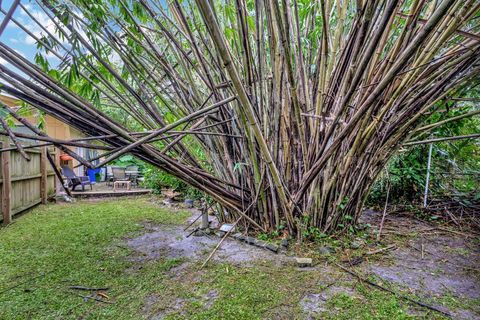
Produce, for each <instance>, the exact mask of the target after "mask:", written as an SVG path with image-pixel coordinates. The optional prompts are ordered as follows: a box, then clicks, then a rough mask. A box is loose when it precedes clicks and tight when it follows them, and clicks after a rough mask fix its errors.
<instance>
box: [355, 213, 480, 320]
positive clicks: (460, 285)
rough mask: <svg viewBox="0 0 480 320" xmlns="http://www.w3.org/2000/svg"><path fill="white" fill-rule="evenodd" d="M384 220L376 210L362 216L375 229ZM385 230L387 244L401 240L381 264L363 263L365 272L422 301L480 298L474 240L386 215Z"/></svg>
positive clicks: (463, 315) (462, 314) (464, 314)
mask: <svg viewBox="0 0 480 320" xmlns="http://www.w3.org/2000/svg"><path fill="white" fill-rule="evenodd" d="M380 218H381V217H380V214H379V213H377V212H373V211H367V212H366V213H365V215H364V217H363V219H364V221H365V222H368V223H370V224H372V225H378V224H379V220H380ZM385 226H386V238H387V240H386V241H392V240H391V237H392V236H395V237H397V240H396V242H397V244H398V248H397V249H396V250H393V251H390V252H389V253H388V254H386V255H385V256H384V257H383V258H382V259H381V260H377V261H372V262H370V263H364V264H363V269H364V272H366V273H370V274H373V275H375V276H376V277H378V278H380V279H381V280H382V281H385V282H390V283H394V284H396V285H398V286H400V287H403V288H405V289H407V290H408V291H410V292H413V293H415V294H417V295H418V296H420V297H424V298H436V299H441V298H442V297H445V296H451V297H453V298H456V299H458V300H460V301H461V300H462V299H470V300H472V299H479V298H480V270H479V266H480V243H479V241H478V240H477V239H474V236H469V235H467V234H463V233H457V232H455V231H453V232H448V231H447V230H448V229H446V228H443V227H440V228H437V225H435V224H431V223H428V222H424V221H420V220H418V219H412V217H409V216H402V215H391V216H388V217H387V219H386V222H385ZM399 238H401V239H399ZM453 314H455V317H456V318H459V319H480V315H473V314H472V313H471V312H469V311H466V310H457V311H455V310H454V311H453Z"/></svg>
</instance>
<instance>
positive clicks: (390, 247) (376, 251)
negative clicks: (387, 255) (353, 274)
mask: <svg viewBox="0 0 480 320" xmlns="http://www.w3.org/2000/svg"><path fill="white" fill-rule="evenodd" d="M396 247H397V246H396V245H394V244H391V245H389V246H386V247H384V248H380V249H377V250H373V251H368V252H366V253H365V254H366V255H373V254H377V253H381V252H384V251H388V250H391V249H394V248H396Z"/></svg>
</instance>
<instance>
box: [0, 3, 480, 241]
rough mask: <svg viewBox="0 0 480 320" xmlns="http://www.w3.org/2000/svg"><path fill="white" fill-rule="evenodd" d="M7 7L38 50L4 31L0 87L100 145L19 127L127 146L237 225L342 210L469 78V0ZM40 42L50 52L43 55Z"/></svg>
mask: <svg viewBox="0 0 480 320" xmlns="http://www.w3.org/2000/svg"><path fill="white" fill-rule="evenodd" d="M17 10H20V11H22V12H24V13H25V14H26V15H28V17H29V19H31V20H32V21H33V22H35V23H37V24H38V26H39V27H40V28H41V29H42V35H41V36H39V35H38V34H35V33H32V32H31V31H29V30H28V29H27V28H25V26H23V25H22V23H20V22H19V21H17V20H16V19H15V18H14V17H11V18H10V20H11V21H10V23H11V24H13V25H16V26H17V27H18V28H20V29H22V30H23V31H24V32H25V33H26V34H27V35H28V36H30V37H32V38H33V39H34V40H35V41H36V42H37V44H38V47H39V49H38V50H39V55H40V57H39V60H38V61H39V62H38V61H37V62H38V63H37V64H34V63H32V62H30V61H29V60H28V59H25V58H24V57H22V56H20V55H18V54H17V53H16V52H15V50H14V48H11V47H9V46H8V45H6V44H5V43H4V42H1V43H0V57H1V58H3V59H4V60H5V61H7V62H8V65H0V79H1V80H2V83H3V85H2V87H1V90H2V91H4V92H5V93H8V94H9V95H12V96H15V97H17V98H19V99H21V100H23V101H24V102H26V103H28V104H30V105H32V106H34V107H36V108H38V109H40V110H42V111H43V112H45V113H47V114H51V115H53V116H55V117H57V118H58V119H60V120H62V121H64V122H66V123H69V124H70V125H72V126H74V127H76V128H77V129H79V130H81V131H82V132H84V133H85V134H87V135H88V136H90V137H91V139H95V140H96V141H101V142H103V143H104V145H103V146H102V147H99V146H98V144H90V143H86V142H82V141H60V140H58V139H53V138H50V137H47V136H46V135H45V134H44V133H42V132H40V131H39V130H38V129H36V128H32V131H33V132H34V135H32V136H31V137H26V135H23V136H22V138H32V139H34V138H35V139H38V140H41V141H43V142H45V143H46V144H53V145H55V146H58V147H61V148H62V149H63V150H64V151H65V152H67V153H69V154H70V155H72V156H73V157H74V158H76V159H77V160H79V161H80V162H81V163H82V164H84V165H86V166H90V167H93V165H92V164H91V163H90V162H89V161H88V160H86V159H83V158H82V157H80V156H79V155H78V154H76V153H74V152H73V151H72V150H70V149H68V148H67V146H83V147H88V146H92V147H95V146H96V148H103V150H105V153H104V154H102V156H103V161H101V163H100V164H99V165H104V164H105V163H107V162H109V161H111V160H114V159H116V158H118V157H120V156H121V155H123V154H125V153H127V152H128V153H132V154H133V155H135V156H137V157H139V158H140V159H142V160H144V161H146V162H148V163H151V164H153V165H155V166H157V167H159V168H161V169H163V170H165V171H166V172H168V173H170V174H172V175H174V176H175V177H177V178H179V179H181V180H183V181H185V182H186V183H188V184H190V185H191V186H193V187H195V188H197V189H199V190H201V191H202V192H204V193H205V194H207V195H208V196H209V197H211V198H212V199H214V200H215V201H216V202H217V203H218V204H219V214H220V216H221V217H222V219H225V220H229V221H239V222H238V223H239V224H240V225H242V226H243V227H244V228H246V229H248V228H250V229H260V230H264V231H273V230H280V229H281V230H284V232H286V233H289V234H292V235H299V236H301V235H302V233H303V231H305V230H307V228H312V227H313V228H318V230H320V231H321V232H325V233H330V232H334V231H337V230H339V229H341V230H342V229H345V228H347V227H348V226H349V225H351V224H353V223H355V222H356V221H357V220H358V218H359V216H360V214H361V211H362V205H363V203H364V200H365V197H366V196H367V194H368V191H369V189H370V187H371V185H372V183H373V182H374V180H375V178H376V176H377V175H378V174H379V173H380V171H381V170H382V168H383V167H384V165H385V163H386V162H387V161H388V159H389V158H390V157H391V156H392V155H393V154H394V153H395V152H396V150H397V149H398V148H399V147H400V146H401V145H402V144H403V143H404V142H406V141H410V143H411V144H414V143H415V142H413V141H414V140H415V137H416V135H418V134H420V133H425V132H428V131H429V130H431V129H432V128H434V127H436V126H435V125H428V126H424V125H422V120H423V119H424V118H425V115H426V114H427V113H429V112H432V111H434V110H435V109H436V108H438V106H439V101H442V100H445V99H449V98H451V97H460V96H461V93H462V92H464V90H465V88H466V89H468V87H469V86H475V85H478V83H479V74H480V65H479V63H480V36H479V34H478V29H479V21H480V19H478V17H479V14H480V3H478V1H475V0H462V1H460V0H443V1H427V0H412V1H401V0H386V1H383V0H372V1H363V0H356V1H348V0H347V1H346V0H328V1H301V0H281V1H275V0H251V1H245V0H225V1H204V0H196V1H179V0H169V1H166V3H163V1H159V0H153V1H147V0H139V1H128V0H115V1H93V0H59V1H48V0H44V1H40V0H37V1H36V3H34V5H32V6H25V5H23V4H21V3H20V4H19V5H18V8H17ZM34 10H37V11H38V12H40V13H41V14H42V15H43V16H44V17H48V19H49V21H50V22H51V24H52V25H53V26H54V29H55V31H52V28H48V27H46V26H44V25H43V24H42V22H41V21H39V20H38V18H37V17H38V14H35V12H32V11H34ZM1 11H2V12H3V14H4V15H6V14H7V10H5V9H3V8H2V10H1ZM38 12H37V13H38ZM46 53H48V54H49V55H50V56H53V57H56V58H57V59H59V60H60V61H61V63H60V64H59V65H58V66H57V67H56V68H52V67H51V66H48V65H47V64H46V63H45V61H46V58H44V56H45V54H46ZM42 57H43V59H42ZM53 69H55V71H52V70H53ZM66 79H68V80H66ZM92 97H94V98H98V99H97V100H98V101H97V102H96V103H95V102H94V100H92ZM5 108H6V110H8V112H9V114H10V115H11V116H13V117H16V118H17V119H19V116H18V115H17V114H16V113H15V110H11V109H8V108H7V107H6V106H5ZM477 113H478V112H477ZM477 113H475V112H472V114H471V115H474V114H477ZM118 114H120V115H122V117H123V121H120V117H118V116H115V115H118ZM457 118H458V117H457ZM125 119H126V120H125ZM455 120H456V119H452V120H451V121H455ZM443 121H447V122H448V121H449V120H443ZM444 123H445V122H444ZM1 124H2V126H3V128H4V131H3V134H6V135H9V136H10V137H11V139H13V140H15V138H16V137H15V135H14V134H13V133H12V132H11V131H10V130H8V129H7V128H6V127H5V125H4V123H3V122H2V123H1ZM442 124H443V123H442ZM439 125H441V124H439ZM30 126H31V125H30ZM17 148H18V150H19V151H20V152H22V154H23V150H22V146H20V145H17Z"/></svg>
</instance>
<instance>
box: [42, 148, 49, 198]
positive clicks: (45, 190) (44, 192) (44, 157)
mask: <svg viewBox="0 0 480 320" xmlns="http://www.w3.org/2000/svg"><path fill="white" fill-rule="evenodd" d="M40 174H41V177H40V199H41V200H42V204H47V199H48V179H47V147H41V148H40Z"/></svg>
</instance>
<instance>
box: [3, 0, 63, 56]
mask: <svg viewBox="0 0 480 320" xmlns="http://www.w3.org/2000/svg"><path fill="white" fill-rule="evenodd" d="M12 2H13V0H3V1H0V3H1V9H2V10H3V11H5V12H7V11H8V10H9V9H10V7H11V5H12ZM21 3H22V4H23V5H24V6H26V7H28V8H29V10H30V12H31V13H32V14H33V16H34V17H35V18H36V19H38V20H39V21H41V22H42V24H43V25H44V26H46V27H47V28H48V30H49V31H50V30H51V31H53V28H54V26H53V23H52V22H51V21H49V18H48V16H47V15H45V13H43V11H41V9H40V8H39V7H38V6H37V5H36V4H35V2H33V1H28V0H22V1H21ZM4 17H5V15H4V14H3V13H1V12H0V19H2V20H3V19H4ZM13 18H14V19H16V20H17V21H18V22H19V23H21V24H22V25H23V26H25V27H26V28H28V30H29V31H30V32H32V33H33V34H35V35H36V36H40V35H41V34H42V30H41V28H40V27H39V26H38V25H37V24H36V23H34V22H33V21H32V19H30V17H29V16H28V15H27V14H26V13H25V11H24V10H23V9H22V8H21V7H20V6H18V7H17V9H16V11H15V13H14V15H13ZM0 41H1V42H3V43H5V44H6V45H8V46H9V47H11V48H13V49H15V50H16V51H17V52H18V53H19V54H21V55H22V56H24V57H26V58H28V59H29V60H31V61H33V58H34V56H35V53H36V51H37V48H36V43H35V39H33V38H32V37H30V36H29V35H28V34H27V33H26V32H24V31H23V30H22V29H21V28H20V27H18V26H17V25H16V24H15V23H14V22H13V21H10V22H9V24H8V25H7V27H6V28H5V30H4V32H3V34H2V35H1V36H0ZM48 58H49V60H50V61H51V62H54V60H58V59H57V58H56V57H55V56H53V55H52V54H49V55H48ZM0 63H1V64H6V61H4V60H3V59H2V58H0Z"/></svg>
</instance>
